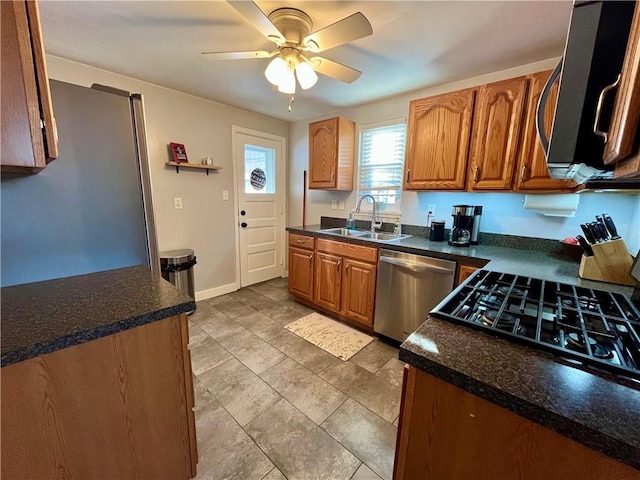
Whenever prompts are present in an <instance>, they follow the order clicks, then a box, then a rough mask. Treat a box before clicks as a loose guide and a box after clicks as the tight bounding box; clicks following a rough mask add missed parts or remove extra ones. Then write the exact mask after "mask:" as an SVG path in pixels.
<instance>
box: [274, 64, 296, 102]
mask: <svg viewBox="0 0 640 480" xmlns="http://www.w3.org/2000/svg"><path fill="white" fill-rule="evenodd" d="M278 91H279V92H282V93H286V94H289V95H293V94H294V93H296V77H295V76H294V75H293V70H292V69H290V68H288V69H287V73H286V75H285V77H284V78H283V79H282V82H281V83H280V84H279V85H278Z"/></svg>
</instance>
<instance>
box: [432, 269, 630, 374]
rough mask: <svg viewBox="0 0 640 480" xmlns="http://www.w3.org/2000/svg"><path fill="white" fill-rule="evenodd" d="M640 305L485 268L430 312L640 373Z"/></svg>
mask: <svg viewBox="0 0 640 480" xmlns="http://www.w3.org/2000/svg"><path fill="white" fill-rule="evenodd" d="M639 307H640V305H637V304H635V303H634V302H633V301H632V300H631V299H630V298H629V297H626V296H624V295H620V294H618V293H612V292H605V291H602V290H594V289H590V288H583V287H578V286H575V285H568V284H565V283H558V282H552V281H549V280H539V279H537V278H529V277H523V276H519V275H512V274H506V273H499V272H491V271H488V270H479V271H478V272H476V273H475V274H474V275H472V276H471V277H469V278H468V279H467V280H466V281H465V282H464V283H463V284H462V285H460V286H459V287H458V288H456V290H454V291H453V292H452V293H451V294H450V295H449V296H448V297H447V298H446V299H444V300H443V301H442V302H441V303H440V304H439V305H438V306H436V308H435V309H434V310H432V311H431V312H430V316H432V317H434V318H439V319H442V320H449V321H453V322H455V323H460V324H463V325H466V326H470V327H473V328H477V329H480V330H483V331H487V333H493V334H495V335H498V336H502V337H506V338H508V339H512V340H517V341H521V342H524V343H526V344H527V345H529V346H530V347H533V348H540V349H544V350H548V351H551V352H553V353H556V354H558V355H560V356H562V357H565V358H571V359H575V360H577V361H579V362H580V363H583V364H586V365H591V366H595V367H599V368H601V369H605V370H608V371H611V372H614V373H617V374H623V375H626V376H628V377H632V378H635V379H640V311H639V310H640V308H639Z"/></svg>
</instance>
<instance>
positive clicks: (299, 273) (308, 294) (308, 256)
mask: <svg viewBox="0 0 640 480" xmlns="http://www.w3.org/2000/svg"><path fill="white" fill-rule="evenodd" d="M313 256H314V254H313V250H304V249H301V248H295V247H289V293H291V294H292V295H297V296H298V297H300V298H303V299H305V300H308V301H312V300H313Z"/></svg>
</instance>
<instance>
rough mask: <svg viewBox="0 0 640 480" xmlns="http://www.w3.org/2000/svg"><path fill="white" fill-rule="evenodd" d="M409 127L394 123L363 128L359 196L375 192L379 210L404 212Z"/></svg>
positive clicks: (360, 149) (359, 161)
mask: <svg viewBox="0 0 640 480" xmlns="http://www.w3.org/2000/svg"><path fill="white" fill-rule="evenodd" d="M406 130H407V127H406V124H404V123H394V124H390V125H382V126H377V127H374V128H369V129H363V130H361V131H360V148H359V160H358V163H359V172H358V198H360V197H361V196H362V195H367V194H369V195H372V196H373V197H374V198H375V199H376V202H378V210H379V211H390V210H391V211H400V196H401V194H402V175H403V171H404V156H405V144H406ZM367 203H368V204H370V200H369V199H367ZM369 208H370V207H369Z"/></svg>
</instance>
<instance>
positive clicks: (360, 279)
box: [342, 258, 377, 328]
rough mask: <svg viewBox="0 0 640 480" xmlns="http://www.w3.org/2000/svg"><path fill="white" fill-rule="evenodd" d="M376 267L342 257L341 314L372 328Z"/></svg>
mask: <svg viewBox="0 0 640 480" xmlns="http://www.w3.org/2000/svg"><path fill="white" fill-rule="evenodd" d="M376 271H377V267H376V266H375V265H371V264H368V263H363V262H358V261H356V260H351V259H349V258H345V259H344V274H343V280H342V284H343V287H342V314H343V315H346V316H347V317H349V318H351V319H353V320H356V321H358V322H361V323H363V324H364V325H366V326H368V327H370V328H373V307H374V304H375V299H376Z"/></svg>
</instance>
